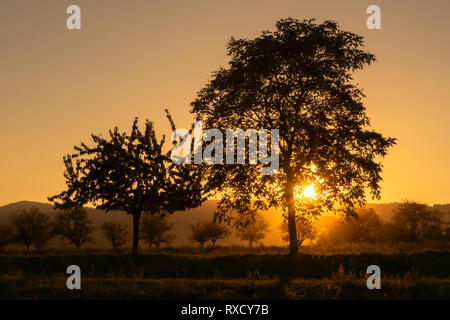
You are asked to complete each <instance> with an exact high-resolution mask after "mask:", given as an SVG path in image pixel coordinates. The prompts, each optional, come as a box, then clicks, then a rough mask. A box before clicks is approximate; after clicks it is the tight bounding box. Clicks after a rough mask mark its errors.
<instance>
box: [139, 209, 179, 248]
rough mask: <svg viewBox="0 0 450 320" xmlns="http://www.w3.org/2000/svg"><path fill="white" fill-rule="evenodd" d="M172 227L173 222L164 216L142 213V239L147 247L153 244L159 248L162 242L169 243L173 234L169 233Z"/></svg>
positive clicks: (173, 236) (173, 237)
mask: <svg viewBox="0 0 450 320" xmlns="http://www.w3.org/2000/svg"><path fill="white" fill-rule="evenodd" d="M172 229H173V223H169V222H168V221H167V219H166V218H165V217H161V216H151V215H144V217H143V218H142V223H141V231H142V239H143V240H144V242H146V243H148V246H149V248H151V247H152V246H153V245H154V246H155V247H156V248H159V247H160V246H161V244H163V243H166V244H168V243H170V242H171V241H173V239H175V235H174V234H172V233H169V231H171V230H172Z"/></svg>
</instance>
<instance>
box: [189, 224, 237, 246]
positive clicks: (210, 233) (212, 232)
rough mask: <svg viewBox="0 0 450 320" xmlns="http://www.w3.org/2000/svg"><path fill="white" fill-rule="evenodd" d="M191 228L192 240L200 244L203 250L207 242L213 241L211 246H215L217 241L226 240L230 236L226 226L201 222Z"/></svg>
mask: <svg viewBox="0 0 450 320" xmlns="http://www.w3.org/2000/svg"><path fill="white" fill-rule="evenodd" d="M190 228H191V240H192V241H193V242H198V243H199V244H200V247H202V248H203V246H204V244H205V243H206V242H207V241H211V244H212V245H213V246H215V245H216V242H217V240H220V239H224V238H226V237H227V236H228V235H229V234H230V232H229V231H228V229H227V228H226V227H225V226H222V225H220V224H217V223H214V222H208V221H199V222H197V223H196V224H193V225H191V226H190Z"/></svg>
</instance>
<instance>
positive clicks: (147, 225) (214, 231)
mask: <svg viewBox="0 0 450 320" xmlns="http://www.w3.org/2000/svg"><path fill="white" fill-rule="evenodd" d="M94 229H95V228H94V227H93V225H92V222H91V221H90V220H89V218H88V214H87V212H86V211H85V210H84V209H71V210H61V211H59V212H58V213H57V215H56V216H55V217H54V218H53V219H50V218H49V217H48V216H47V215H45V214H43V213H42V212H41V211H40V210H39V209H37V208H31V209H29V210H21V211H19V212H16V213H14V214H12V215H11V216H10V219H9V223H8V224H5V225H0V250H2V249H4V248H5V247H6V246H7V245H9V244H16V245H23V246H24V247H25V249H26V251H27V252H28V251H29V250H30V249H31V248H32V247H34V248H35V249H36V250H40V249H42V248H44V247H45V246H46V245H47V244H48V243H49V241H50V240H51V239H53V238H59V239H65V240H67V241H69V242H70V243H71V244H73V245H74V246H75V248H77V250H78V249H80V248H81V247H82V246H83V245H85V244H87V243H91V242H93V241H94V239H93V237H92V233H93V231H94ZM101 229H102V233H103V236H104V237H105V238H106V239H107V240H108V241H109V242H110V244H111V247H112V249H113V250H115V251H119V249H120V248H121V247H123V246H124V245H126V244H127V242H128V241H129V239H130V237H129V230H128V226H127V225H126V224H123V223H118V222H105V223H103V224H102V225H101ZM140 229H141V236H140V237H141V239H142V240H143V241H144V242H145V243H146V244H147V245H148V246H149V247H150V248H152V247H155V248H160V246H161V245H166V246H167V245H170V244H171V243H172V242H173V240H174V239H175V237H176V236H175V234H174V233H172V232H171V231H173V229H174V224H173V223H170V222H169V221H168V220H167V219H166V218H165V217H164V216H155V215H149V214H148V215H144V216H143V218H142V221H141V226H140ZM190 229H191V230H190V231H191V233H190V240H191V241H192V242H193V243H197V244H199V245H200V247H202V248H203V247H204V246H205V244H207V243H208V242H210V243H211V245H212V246H215V245H216V242H217V241H218V240H220V239H225V238H226V237H228V236H229V235H230V234H231V232H230V230H229V229H228V228H227V227H226V226H225V225H223V224H217V223H214V222H209V221H199V222H197V223H195V224H192V225H191V226H190ZM281 230H282V233H283V239H284V240H285V241H288V225H287V223H286V222H284V223H283V224H282V225H281ZM297 230H298V244H299V245H300V246H301V245H302V244H304V242H305V241H307V240H308V241H317V243H319V244H337V245H339V244H343V243H356V244H359V243H377V242H386V241H390V242H396V241H397V242H412V243H420V242H424V241H450V223H449V222H447V221H446V220H445V219H444V215H443V213H442V212H440V211H438V210H436V209H433V208H431V207H430V206H428V205H426V204H421V203H417V202H408V201H407V202H403V203H402V204H400V205H398V206H397V207H396V208H395V209H394V215H393V218H392V219H391V221H389V222H384V221H383V220H382V219H381V218H380V217H379V216H378V215H377V213H376V212H375V210H373V209H360V210H359V214H358V217H357V218H353V219H351V220H339V219H337V220H333V223H331V224H328V225H326V226H325V227H323V226H322V228H321V230H319V228H317V224H316V223H315V222H314V221H311V220H308V219H306V218H304V217H299V218H297ZM236 231H237V236H238V238H239V239H240V240H243V241H247V242H248V245H249V246H250V247H252V246H253V245H255V244H257V243H258V242H260V241H262V240H263V239H264V238H265V236H266V234H267V233H268V232H269V231H270V230H269V225H268V223H267V221H266V219H265V218H264V214H263V213H259V214H257V215H256V216H255V219H253V220H252V221H249V223H248V224H246V225H241V226H239V227H237V230H236Z"/></svg>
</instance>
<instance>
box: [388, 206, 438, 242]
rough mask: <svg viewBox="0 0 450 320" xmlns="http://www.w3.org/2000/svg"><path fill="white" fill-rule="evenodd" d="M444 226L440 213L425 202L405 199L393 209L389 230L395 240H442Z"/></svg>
mask: <svg viewBox="0 0 450 320" xmlns="http://www.w3.org/2000/svg"><path fill="white" fill-rule="evenodd" d="M445 227H446V224H445V223H444V221H443V220H442V213H441V212H439V211H438V210H436V209H433V208H431V207H430V206H428V205H426V204H423V203H418V202H413V201H405V202H403V203H401V204H400V205H399V206H397V207H396V208H395V209H394V216H393V217H392V228H391V230H392V233H393V236H394V238H395V240H397V241H409V242H419V241H423V240H442V239H443V238H444V236H445V231H446V230H445Z"/></svg>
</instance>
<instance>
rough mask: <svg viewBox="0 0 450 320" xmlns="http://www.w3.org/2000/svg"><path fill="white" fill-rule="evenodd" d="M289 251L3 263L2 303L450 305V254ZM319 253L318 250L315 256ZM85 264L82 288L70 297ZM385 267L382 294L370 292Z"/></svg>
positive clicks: (12, 258) (9, 258)
mask: <svg viewBox="0 0 450 320" xmlns="http://www.w3.org/2000/svg"><path fill="white" fill-rule="evenodd" d="M283 251H284V248H265V249H261V248H255V249H252V250H250V249H245V248H242V249H241V250H236V248H235V250H228V249H226V248H217V249H210V250H205V251H199V250H194V249H186V248H185V249H173V250H160V251H158V252H154V253H148V254H142V255H138V256H130V255H113V254H98V253H97V254H95V255H92V254H90V252H84V253H79V254H76V255H75V254H65V255H64V254H58V255H52V254H49V253H46V254H45V255H27V256H25V255H12V254H4V255H1V256H0V299H184V298H190V299H450V251H448V250H440V251H439V250H434V251H431V250H420V251H411V252H404V253H398V252H395V251H393V252H391V253H387V254H383V253H377V252H371V253H333V252H330V253H328V254H324V253H320V254H318V253H313V252H307V251H308V250H304V252H302V253H301V254H300V255H299V257H298V258H297V259H295V260H294V259H292V258H290V257H289V256H288V255H286V254H285V253H284V252H283ZM310 251H312V250H310ZM73 264H75V265H78V266H80V268H81V272H82V278H81V279H82V289H81V290H68V289H67V287H66V279H67V278H66V277H67V275H66V273H65V272H66V268H67V267H68V266H69V265H73ZM372 264H376V265H379V266H380V268H381V273H382V280H381V283H382V289H381V290H369V289H367V287H366V279H367V276H368V275H367V274H366V273H365V272H366V268H367V266H369V265H372Z"/></svg>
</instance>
